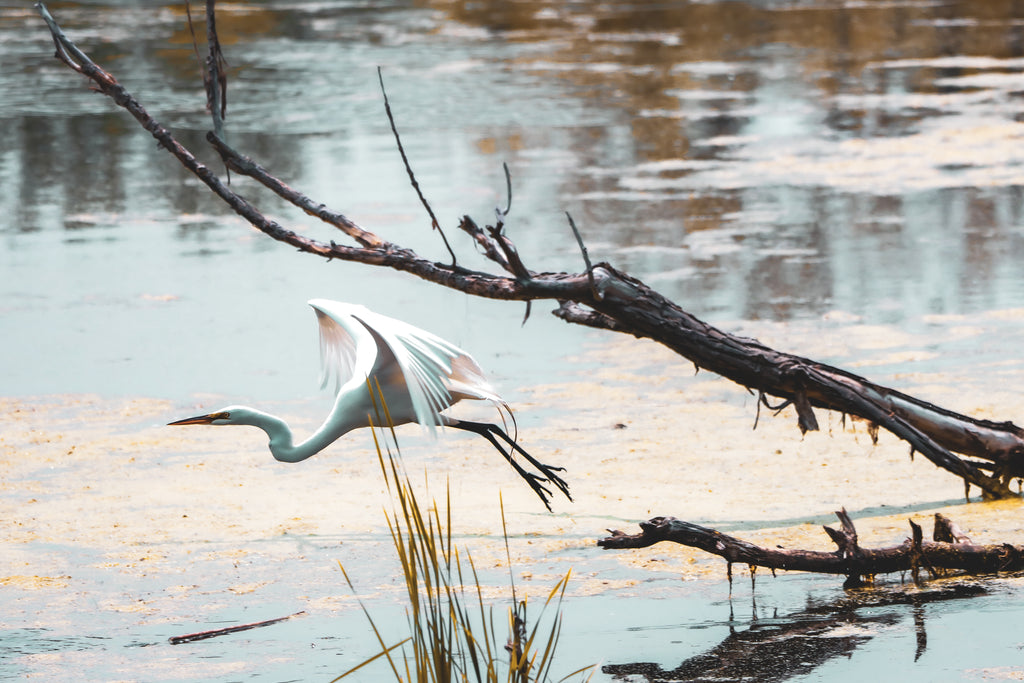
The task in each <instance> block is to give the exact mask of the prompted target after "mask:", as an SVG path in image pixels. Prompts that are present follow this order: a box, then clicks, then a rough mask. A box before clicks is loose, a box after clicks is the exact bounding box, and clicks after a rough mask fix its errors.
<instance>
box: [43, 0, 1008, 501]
mask: <svg viewBox="0 0 1024 683" xmlns="http://www.w3.org/2000/svg"><path fill="white" fill-rule="evenodd" d="M38 7H39V11H40V13H41V15H42V16H43V19H44V20H45V21H46V23H47V25H48V26H49V28H50V32H51V34H52V36H53V40H54V43H55V45H56V46H57V58H58V59H59V60H61V61H62V62H63V63H64V64H66V65H67V66H68V67H69V68H71V69H73V70H74V71H76V72H78V73H80V74H82V75H83V76H86V77H87V78H89V79H90V80H91V81H92V82H93V83H94V84H95V87H96V89H98V90H99V91H100V92H102V93H103V94H105V95H107V96H108V97H110V98H111V99H112V100H113V101H114V102H115V103H116V104H117V105H118V106H120V107H122V108H124V109H125V110H126V111H128V112H129V113H130V114H131V115H132V116H133V117H135V119H136V120H137V121H138V122H139V124H140V125H141V126H142V127H143V128H144V129H145V130H147V131H148V132H149V133H150V134H151V135H153V137H154V138H156V139H157V141H158V142H159V144H160V146H161V147H163V148H164V149H166V150H167V151H168V152H170V153H171V154H172V155H173V156H174V157H175V158H176V159H178V161H179V162H180V163H181V164H182V165H184V166H185V167H186V168H187V169H188V170H189V171H190V172H191V173H193V174H194V175H195V176H196V177H197V178H199V179H200V180H201V181H202V182H203V183H204V184H205V185H206V186H207V187H208V188H209V189H210V190H211V191H212V192H214V193H215V194H216V195H217V196H219V197H220V198H221V199H222V200H223V201H224V202H225V203H226V204H227V205H228V206H229V207H230V208H231V209H232V210H234V211H235V212H236V213H238V214H239V215H240V216H242V217H243V218H245V219H246V220H247V221H248V222H249V223H251V224H252V225H253V226H254V227H256V228H257V229H259V230H261V231H262V232H264V233H265V234H267V235H268V236H270V237H272V238H273V239H275V240H278V241H280V242H283V243H285V244H288V245H291V246H293V247H295V248H297V249H298V250H299V251H302V252H306V253H309V254H315V255H317V256H320V257H322V258H326V259H328V260H331V259H338V260H342V261H355V262H359V263H364V264H369V265H377V266H383V267H387V268H392V269H395V270H399V271H404V272H407V273H410V274H412V275H415V276H416V277H419V278H422V279H424V280H427V281H429V282H433V283H436V284H439V285H442V286H445V287H449V288H452V289H455V290H458V291H460V292H464V293H467V294H470V295H473V296H479V297H485V298H492V299H505V300H518V301H526V302H527V305H528V308H527V311H528V312H529V302H531V301H533V300H538V299H547V300H552V301H556V302H558V307H557V308H556V309H555V310H554V311H553V313H554V315H556V316H558V317H560V318H562V319H563V320H565V321H567V322H571V323H576V324H581V325H586V326H590V327H596V328H601V329H605V330H611V331H615V332H622V333H626V334H631V335H633V336H635V337H638V338H648V339H652V340H654V341H657V342H659V343H661V344H663V345H665V346H667V347H669V348H671V349H672V350H674V351H675V352H676V353H678V354H679V355H681V356H683V357H684V358H687V359H688V360H690V361H691V362H693V363H694V364H695V365H696V366H697V367H698V368H703V369H706V370H709V371H711V372H713V373H715V374H718V375H721V376H722V377H725V378H727V379H730V380H732V381H734V382H736V383H738V384H740V385H742V386H744V387H747V388H748V389H749V390H751V391H756V392H757V394H758V397H759V400H760V401H761V402H762V403H763V404H764V405H766V406H768V407H770V408H779V409H780V408H781V407H785V406H788V405H792V406H793V407H794V409H795V410H796V413H797V423H798V426H799V428H800V429H801V430H802V431H807V430H816V429H818V421H817V418H816V416H815V413H814V409H815V408H821V409H827V410H834V411H837V412H840V413H843V414H844V415H845V414H849V415H853V416H857V417H860V418H862V419H864V420H868V421H869V422H870V423H871V424H872V425H874V426H875V427H874V429H876V430H877V428H878V427H883V428H885V429H886V430H888V431H889V432H891V433H892V434H894V435H896V436H897V437H899V438H900V439H903V440H905V441H906V442H908V443H909V444H910V448H911V453H913V452H920V453H922V454H923V455H924V456H925V457H927V458H928V459H929V460H930V461H931V462H933V463H935V464H936V465H937V466H939V467H942V468H944V469H946V470H948V471H949V472H951V473H953V474H954V475H956V476H958V477H960V478H961V479H963V481H964V485H965V491H966V492H967V493H968V494H969V492H970V487H971V486H972V485H973V486H976V487H978V488H980V489H981V491H982V492H983V494H984V495H985V496H986V497H992V498H998V497H1007V496H1011V495H1014V494H1013V493H1012V491H1011V489H1010V483H1011V482H1012V480H1013V479H1020V478H1024V430H1022V429H1021V428H1020V427H1017V426H1016V425H1015V424H1013V423H1012V422H992V421H988V420H979V419H975V418H972V417H969V416H966V415H961V414H958V413H955V412H953V411H949V410H945V409H943V408H940V407H938V406H935V405H933V404H931V403H928V402H926V401H923V400H920V399H917V398H914V397H912V396H908V395H906V394H904V393H901V392H899V391H897V390H895V389H890V388H887V387H883V386H880V385H877V384H874V383H872V382H870V381H868V380H867V379H865V378H863V377H859V376H857V375H855V374H852V373H849V372H846V371H844V370H841V369H839V368H835V367H832V366H829V365H825V364H822V363H817V362H815V361H812V360H810V359H807V358H802V357H800V356H796V355H792V354H788V353H782V352H779V351H776V350H773V349H771V348H768V347H766V346H764V345H763V344H761V343H760V342H758V341H757V340H755V339H748V338H744V337H739V336H736V335H732V334H729V333H727V332H724V331H722V330H719V329H716V328H715V327H713V326H711V325H709V324H707V323H705V322H703V321H701V320H699V319H698V318H696V317H694V316H693V315H690V314H689V313H687V312H686V311H685V310H683V309H682V308H681V307H680V306H678V305H677V304H675V303H674V302H672V301H670V300H668V299H666V298H665V297H664V296H662V295H661V294H659V293H658V292H656V291H654V290H652V289H651V288H650V287H648V286H647V285H645V284H644V283H643V282H640V281H639V280H637V279H636V278H633V277H630V276H629V275H628V274H626V273H622V272H620V271H618V270H616V269H615V268H614V267H613V266H611V265H610V264H608V263H603V262H602V263H597V264H591V262H590V258H589V256H588V254H587V251H586V248H585V246H584V244H583V240H582V238H581V237H580V234H579V231H578V230H577V229H576V226H575V224H574V223H573V222H572V219H571V217H570V218H569V227H570V228H571V229H572V231H573V232H574V234H575V235H576V237H577V240H578V242H579V244H580V247H581V256H582V260H583V263H584V265H585V270H584V271H583V272H582V273H575V274H572V273H538V272H534V271H532V270H530V269H529V268H528V267H527V266H526V264H525V263H524V261H523V259H522V257H521V256H520V255H519V253H518V251H517V250H516V248H515V244H514V243H513V242H512V240H511V239H510V238H509V236H508V235H507V234H506V233H505V231H504V218H505V216H506V215H507V214H508V212H509V210H510V209H511V182H508V186H509V205H508V206H507V207H506V208H505V209H504V210H500V209H499V210H497V212H496V215H497V220H496V223H495V225H487V226H486V227H485V228H480V227H479V226H478V225H477V223H476V222H474V221H473V219H471V218H470V217H469V216H465V217H463V219H462V220H461V222H460V223H459V225H458V228H459V229H460V230H461V231H463V232H465V233H466V234H467V235H468V236H469V237H470V239H471V240H472V241H473V242H474V244H475V245H476V246H477V247H478V248H479V249H480V250H481V251H482V253H483V254H484V255H485V257H486V258H488V259H489V260H490V261H491V262H492V263H494V264H495V265H496V266H497V268H498V271H499V272H498V273H489V272H484V271H480V270H472V269H467V268H465V267H463V266H460V265H458V263H457V261H456V257H455V252H454V251H452V250H451V247H450V245H449V244H448V240H447V238H445V237H444V233H443V232H442V231H441V226H440V225H438V224H437V221H436V219H435V218H433V212H432V211H430V208H429V205H428V204H427V203H426V200H425V199H424V198H422V195H421V200H422V202H423V204H424V206H425V208H426V209H427V211H428V213H429V214H430V217H431V227H432V228H433V229H436V230H437V231H438V232H439V233H440V234H441V236H442V239H444V241H445V246H446V247H448V249H449V253H451V255H452V263H450V264H446V263H439V262H435V261H431V260H429V259H425V258H423V257H421V256H419V255H418V254H417V253H416V252H414V251H413V250H411V249H408V248H405V247H402V246H401V245H397V244H394V243H391V242H388V241H387V240H385V239H383V238H381V237H379V236H378V235H376V234H374V233H373V232H371V231H369V230H367V229H366V228H364V227H362V226H360V225H358V224H357V223H356V222H355V221H353V220H351V219H349V218H347V217H346V216H344V215H343V214H341V213H340V212H338V211H335V210H332V209H329V208H327V207H326V206H325V205H324V204H322V203H320V202H318V201H316V200H315V199H312V198H310V197H307V196H306V195H304V194H302V193H301V192H299V191H297V190H295V189H293V188H291V187H289V186H288V185H287V184H286V183H284V182H283V181H281V180H279V179H277V178H275V177H274V176H273V175H272V174H271V173H270V172H268V171H267V170H266V169H264V168H263V167H262V166H260V165H259V164H258V163H257V162H255V161H253V160H252V159H250V158H248V157H246V156H245V155H243V154H241V153H240V152H238V151H236V150H234V149H233V148H232V147H231V146H230V145H229V144H228V143H227V141H226V140H225V139H224V133H223V114H224V106H225V105H224V103H225V102H226V89H227V80H226V76H225V75H224V72H223V71H222V70H221V69H220V65H222V64H223V58H222V56H221V51H220V46H219V45H218V43H217V40H216V31H215V29H214V26H215V24H214V12H213V3H212V2H209V3H208V4H207V25H208V38H209V55H210V56H209V58H208V59H207V68H208V70H209V72H210V73H208V74H207V77H206V78H205V84H206V87H207V93H208V98H207V99H208V102H209V108H210V113H211V115H212V117H213V128H214V130H213V131H212V132H210V133H208V134H207V140H208V141H209V142H210V144H211V145H212V146H213V148H214V149H215V150H216V151H217V152H218V153H219V154H220V157H221V159H222V160H223V162H224V164H225V165H226V166H227V168H228V169H230V170H231V171H234V172H235V173H238V174H243V175H246V176H249V177H251V178H253V179H255V180H257V181H258V182H260V183H261V184H262V185H263V186H265V187H266V188H268V189H269V190H271V191H272V192H274V193H275V194H277V195H278V196H280V197H282V198H284V199H285V200H287V201H289V202H291V203H292V204H294V205H295V206H297V207H299V208H301V209H302V210H303V211H305V212H306V213H307V214H309V215H311V216H316V217H317V218H319V219H320V220H322V221H324V222H325V223H327V224H329V225H332V226H334V227H336V228H337V229H338V230H339V231H340V232H341V233H342V234H343V235H345V236H346V237H348V238H349V239H351V240H352V242H354V246H348V245H340V244H337V243H336V242H334V241H333V240H332V241H330V242H322V241H318V240H314V239H311V238H309V237H306V236H304V235H300V234H297V233H295V232H294V231H291V230H288V229H286V228H285V227H283V226H281V225H280V224H279V223H277V222H275V221H273V220H271V219H269V218H267V217H266V216H265V215H264V214H263V213H261V212H260V211H259V210H258V209H257V208H256V207H255V206H254V205H253V204H252V203H251V202H250V201H249V200H247V199H245V198H243V197H241V196H240V195H238V194H237V193H236V192H235V191H234V190H232V189H231V188H230V187H229V185H228V183H227V182H225V181H224V180H222V179H221V178H220V177H219V176H218V175H217V174H216V173H214V172H213V171H212V170H211V169H210V168H209V167H208V166H206V165H204V164H203V163H201V162H200V161H199V160H198V159H197V157H196V155H195V154H194V153H193V152H192V151H190V150H188V149H187V148H185V147H184V146H183V145H181V144H180V143H179V142H178V141H177V140H176V139H175V138H174V136H173V135H171V133H170V132H169V131H167V129H166V128H164V127H163V126H162V125H160V123H158V122H157V121H156V120H154V119H153V118H152V117H151V116H150V115H149V114H148V112H146V110H145V109H144V108H143V106H142V105H141V104H140V103H139V102H138V101H137V100H136V99H135V98H134V97H133V96H132V95H131V93H129V92H128V91H127V90H125V89H124V88H123V87H122V86H121V85H120V84H119V83H118V82H117V80H116V79H115V78H114V77H113V76H112V75H111V74H109V73H108V72H106V71H104V70H103V69H102V68H100V67H99V66H97V65H96V64H95V63H93V62H92V60H90V59H89V57H88V56H87V55H85V54H84V53H83V52H82V51H81V50H79V49H78V47H76V46H75V44H74V43H73V42H72V41H71V40H70V39H68V37H67V36H66V35H65V34H64V33H63V31H62V30H61V29H60V27H59V26H58V25H57V23H56V21H55V20H54V19H53V17H52V16H51V15H50V13H49V12H48V11H47V9H46V7H45V6H44V5H42V4H41V3H40V4H39V5H38ZM381 84H382V87H383V80H382V81H381ZM386 104H387V99H386V94H385V105H386ZM388 111H389V112H390V108H389V107H388ZM392 130H395V129H394V123H393V121H392ZM395 135H396V140H397V139H398V138H397V131H395ZM398 144H399V148H400V149H401V147H400V145H401V142H400V140H399V141H398ZM406 169H407V171H408V172H409V175H410V179H411V180H412V181H413V183H414V184H415V177H414V176H413V174H412V170H411V168H409V166H408V164H406ZM506 173H507V169H506ZM506 180H507V175H506ZM769 396H773V397H776V398H777V399H780V400H781V403H780V404H779V405H776V406H772V405H771V404H769V402H768V398H767V397H769Z"/></svg>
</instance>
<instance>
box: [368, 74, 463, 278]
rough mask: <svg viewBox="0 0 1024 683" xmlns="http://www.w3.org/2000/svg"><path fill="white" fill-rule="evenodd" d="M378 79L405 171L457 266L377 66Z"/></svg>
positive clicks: (453, 263) (453, 265)
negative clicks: (407, 149) (407, 150)
mask: <svg viewBox="0 0 1024 683" xmlns="http://www.w3.org/2000/svg"><path fill="white" fill-rule="evenodd" d="M377 80H378V81H380V91H381V94H383V95H384V111H385V112H386V113H387V115H388V121H389V122H390V123H391V132H392V133H393V134H394V136H395V143H396V144H397V145H398V153H399V154H401V155H402V163H403V164H405V172H406V173H408V174H409V181H410V182H411V183H412V187H413V189H414V190H416V194H417V196H419V198H420V203H421V204H423V208H425V209H426V210H427V214H428V215H429V216H430V223H431V225H432V226H433V227H434V230H437V232H438V233H440V235H441V240H442V241H443V242H444V246H445V248H446V249H447V250H448V253H449V254H451V257H452V267H453V268H454V267H455V264H456V262H457V259H456V258H455V252H454V251H452V247H451V245H450V244H448V238H447V237H445V235H444V230H442V229H441V224H440V223H439V222H438V220H437V216H435V215H434V210H433V209H432V208H430V203H429V202H427V198H426V197H424V196H423V192H422V191H420V184H419V183H418V182H416V175H415V174H414V173H413V172H412V166H410V165H409V157H407V156H406V155H405V148H404V147H403V146H402V138H401V137H400V136H399V135H398V128H397V127H396V126H395V117H394V115H393V114H392V113H391V103H390V102H389V101H388V92H387V90H385V89H384V73H383V72H382V70H381V68H380V67H379V66H378V67H377Z"/></svg>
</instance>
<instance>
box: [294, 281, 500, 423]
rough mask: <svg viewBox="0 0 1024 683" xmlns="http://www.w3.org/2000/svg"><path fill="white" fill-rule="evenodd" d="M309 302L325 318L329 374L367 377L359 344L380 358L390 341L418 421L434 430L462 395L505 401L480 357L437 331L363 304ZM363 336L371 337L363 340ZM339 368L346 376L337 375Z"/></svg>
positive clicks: (343, 378) (324, 341)
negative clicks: (381, 348) (442, 414)
mask: <svg viewBox="0 0 1024 683" xmlns="http://www.w3.org/2000/svg"><path fill="white" fill-rule="evenodd" d="M309 303H310V305H311V306H312V307H313V308H314V309H316V311H317V315H318V317H320V321H321V322H320V329H321V346H322V348H326V349H327V351H326V352H325V353H326V355H325V372H327V373H333V374H335V375H336V376H339V377H340V381H341V382H345V381H346V380H347V379H349V378H350V377H351V376H352V375H353V374H354V373H362V374H361V376H360V379H365V377H366V376H367V375H368V374H369V373H370V371H371V370H372V369H373V361H370V366H369V367H367V366H366V365H365V364H364V363H365V361H363V360H361V358H362V357H361V356H360V353H361V347H363V346H365V345H369V346H370V347H371V348H372V349H374V356H375V357H376V352H375V350H376V347H377V344H378V343H381V342H382V343H384V344H386V345H387V347H388V349H389V350H390V351H391V354H392V355H393V356H394V358H395V361H396V362H397V363H398V367H399V369H400V370H401V372H402V376H403V377H404V379H405V386H406V389H407V390H408V393H409V401H410V403H411V405H412V408H413V411H414V412H415V415H416V421H417V422H418V423H420V424H421V425H423V426H425V427H427V428H430V429H433V428H434V427H435V426H437V425H440V424H442V423H443V421H442V418H441V417H440V416H439V413H440V412H441V411H442V410H444V409H445V408H447V407H449V406H450V405H452V403H454V402H455V401H457V400H459V399H463V398H475V399H486V400H490V401H495V402H496V403H498V404H500V405H502V406H504V405H505V404H504V401H502V400H501V398H500V397H499V396H498V395H497V394H496V393H495V392H494V390H493V389H492V388H491V387H490V385H488V384H487V381H486V380H485V379H484V376H483V370H481V369H480V366H479V365H477V363H476V361H475V360H473V358H472V357H471V356H470V355H469V354H468V353H466V352H465V351H463V350H462V349H460V348H459V347H457V346H455V345H454V344H452V343H450V342H447V341H445V340H444V339H441V338H440V337H438V336H437V335H434V334H431V333H430V332H427V331H425V330H421V329H419V328H418V327H414V326H413V325H410V324H408V323H405V322H402V321H401V320H395V319H394V318H389V317H387V316H384V315H380V314H379V313H374V312H373V311H370V310H369V309H367V308H364V307H363V306H354V305H351V304H343V303H339V302H336V301H327V300H324V299H315V300H313V301H310V302H309ZM325 318H326V319H327V320H325ZM364 326H365V327H364ZM364 335H366V336H369V337H371V341H369V342H366V343H364V341H363V339H365V337H364ZM373 337H376V339H375V340H374V339H372V338H373ZM339 369H340V370H342V371H345V372H346V374H344V375H339V374H338V370H339ZM328 376H330V374H328Z"/></svg>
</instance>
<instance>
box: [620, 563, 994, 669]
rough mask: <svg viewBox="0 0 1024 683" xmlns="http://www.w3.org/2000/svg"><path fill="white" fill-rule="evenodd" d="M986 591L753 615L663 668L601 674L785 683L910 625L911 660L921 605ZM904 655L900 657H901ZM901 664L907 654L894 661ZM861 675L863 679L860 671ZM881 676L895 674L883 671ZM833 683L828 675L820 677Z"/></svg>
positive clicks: (873, 595) (877, 594)
mask: <svg viewBox="0 0 1024 683" xmlns="http://www.w3.org/2000/svg"><path fill="white" fill-rule="evenodd" d="M987 593H988V591H987V589H986V588H985V587H983V586H980V585H976V584H972V583H956V582H952V583H950V584H949V585H942V584H941V583H939V584H936V585H933V586H929V587H925V588H924V589H922V590H920V591H910V592H908V591H907V590H904V589H896V590H886V589H880V590H864V591H858V592H855V593H852V594H850V596H843V597H840V598H839V599H837V600H835V601H833V602H830V603H825V604H816V605H815V604H812V605H810V606H808V607H806V608H805V609H802V610H799V611H797V612H794V613H792V614H787V615H785V616H780V615H778V614H775V615H772V616H770V617H768V618H759V617H758V616H757V608H756V605H755V607H754V611H755V616H754V617H753V618H752V619H751V622H750V623H749V624H748V625H747V627H746V628H743V629H737V628H735V627H734V626H733V625H732V624H730V627H729V635H728V636H727V637H726V638H724V639H723V640H722V641H721V642H720V643H718V644H717V645H716V646H715V647H713V648H712V649H710V650H708V651H707V652H703V653H701V654H699V655H696V656H692V657H691V656H687V658H686V660H685V661H683V662H682V663H681V664H680V665H679V666H677V667H675V668H673V669H671V670H666V669H664V668H663V667H660V666H658V665H656V664H653V663H650V662H637V663H634V664H609V665H606V666H604V667H602V671H603V672H604V673H607V674H612V676H613V677H614V679H615V680H630V681H645V682H647V683H659V682H661V681H747V680H756V681H787V680H791V679H793V678H796V677H798V676H807V675H811V674H817V675H819V676H821V675H822V674H821V673H820V672H818V671H817V670H818V669H820V668H821V667H823V666H825V665H827V664H829V663H831V662H833V661H834V660H836V659H846V660H849V659H852V658H853V657H854V655H855V651H856V650H857V649H858V648H861V647H862V646H864V645H866V644H867V643H869V642H870V641H871V640H872V639H873V638H876V637H878V636H884V635H887V634H892V633H893V632H894V631H899V630H904V629H903V622H905V621H911V622H912V623H913V634H914V638H913V647H914V652H913V657H912V659H913V661H914V662H916V661H918V660H920V659H921V657H922V656H923V655H924V654H925V653H926V652H927V649H928V633H927V620H928V619H927V616H926V606H928V605H932V604H935V603H940V602H944V601H949V600H961V599H965V598H971V599H977V598H979V597H980V596H984V595H987ZM901 654H902V653H901ZM899 659H901V660H906V659H909V658H908V657H899ZM859 675H861V676H862V675H863V670H861V673H860V674H859ZM887 676H889V677H894V674H893V672H892V671H891V669H888V668H887ZM824 677H825V679H826V680H836V678H835V677H834V674H833V673H832V672H829V673H827V674H824Z"/></svg>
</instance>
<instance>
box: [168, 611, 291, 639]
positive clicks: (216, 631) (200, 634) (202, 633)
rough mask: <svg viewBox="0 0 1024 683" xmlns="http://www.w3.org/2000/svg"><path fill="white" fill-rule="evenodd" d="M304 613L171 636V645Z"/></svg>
mask: <svg viewBox="0 0 1024 683" xmlns="http://www.w3.org/2000/svg"><path fill="white" fill-rule="evenodd" d="M304 614H305V612H296V613H295V614H289V615H288V616H286V617H278V618H277V619H267V620H266V621H255V622H253V623H251V624H239V625H238V626H228V627H226V628H215V629H213V630H212V631H199V632H198V633H189V634H188V635H184V636H171V638H170V639H169V640H170V641H171V645H181V644H182V643H194V642H195V641H197V640H206V639H207V638H216V637H217V636H226V635H228V634H229V633H238V632H239V631H248V630H249V629H254V628H262V627H263V626H272V625H273V624H279V623H281V622H282V621H288V620H289V619H293V618H295V617H299V616H302V615H304Z"/></svg>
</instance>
